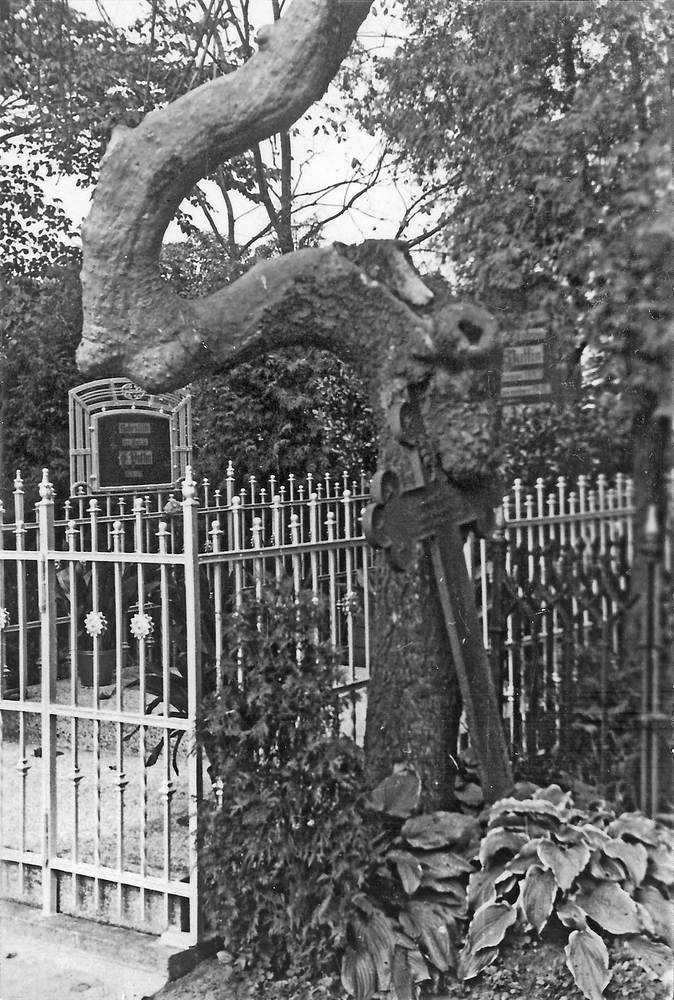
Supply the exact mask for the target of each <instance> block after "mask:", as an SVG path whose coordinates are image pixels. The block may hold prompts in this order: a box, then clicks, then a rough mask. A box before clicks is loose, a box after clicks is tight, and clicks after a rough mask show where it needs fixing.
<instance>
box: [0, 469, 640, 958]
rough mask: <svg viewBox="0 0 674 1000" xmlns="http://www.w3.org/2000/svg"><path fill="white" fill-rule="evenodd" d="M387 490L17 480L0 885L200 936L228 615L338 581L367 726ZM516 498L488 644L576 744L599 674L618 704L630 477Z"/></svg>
mask: <svg viewBox="0 0 674 1000" xmlns="http://www.w3.org/2000/svg"><path fill="white" fill-rule="evenodd" d="M368 500H369V494H368V484H367V481H366V480H365V479H364V477H362V476H359V477H356V478H354V477H352V476H349V475H345V476H340V477H335V478H333V477H330V476H326V477H323V478H322V479H321V480H317V479H313V478H312V477H308V478H307V479H306V480H304V481H299V480H297V479H291V480H290V481H289V482H288V483H287V484H279V483H277V482H275V481H273V480H272V481H270V482H269V483H266V484H261V483H258V482H256V481H255V480H254V479H253V480H249V481H248V482H247V483H245V484H237V482H236V480H235V476H234V471H233V470H232V469H231V467H230V470H229V471H228V475H227V479H226V484H225V488H224V490H222V491H220V492H219V491H216V490H212V489H211V488H210V486H209V484H208V483H203V484H202V485H201V487H197V485H196V484H195V483H194V482H193V481H192V479H191V475H189V476H188V479H187V480H186V482H185V483H184V484H183V493H182V494H181V495H179V494H175V493H174V494H171V493H167V494H163V495H156V494H155V495H152V496H147V497H136V498H133V499H129V498H121V499H112V498H107V499H104V500H101V499H98V498H93V499H92V498H91V497H88V496H78V497H74V498H69V499H68V500H67V501H65V503H64V504H63V505H62V506H59V505H58V503H57V502H56V501H55V500H54V498H53V496H52V494H51V488H50V486H49V483H48V478H47V476H46V474H45V478H44V481H43V484H42V487H41V500H40V502H39V503H38V504H37V507H36V510H35V512H34V514H33V512H30V514H29V515H27V512H26V510H25V509H24V508H25V505H24V487H23V483H22V481H21V478H20V476H17V480H16V483H15V505H14V511H13V516H12V517H11V519H10V518H9V517H8V516H6V515H5V514H4V512H3V513H0V528H1V530H0V609H1V610H0V616H1V618H0V625H1V626H2V628H1V629H0V654H1V657H2V659H1V662H2V664H3V666H4V670H3V677H2V689H1V691H0V695H1V697H0V718H1V720H2V730H1V738H0V753H1V754H2V761H0V782H1V783H2V788H1V789H0V791H2V795H0V803H1V804H2V805H1V807H0V808H2V809H3V810H4V825H2V842H1V845H0V846H1V848H2V850H1V856H2V858H3V860H4V864H3V866H2V868H3V874H2V886H1V887H0V892H1V894H3V895H8V896H12V897H15V898H20V899H25V900H29V901H33V902H36V903H41V905H42V906H43V908H44V909H45V911H47V912H54V911H55V910H57V909H58V910H60V911H65V912H71V913H77V914H82V915H91V916H94V917H96V918H97V919H105V920H109V921H111V922H114V923H118V924H130V925H133V926H135V927H140V928H145V929H148V930H151V929H154V930H157V929H160V930H165V929H167V928H172V929H176V928H177V929H179V930H181V931H182V932H183V933H185V934H186V935H187V936H188V939H189V940H190V941H194V940H196V938H197V937H198V934H199V907H198V901H199V872H198V869H197V866H196V806H197V802H198V801H199V800H200V798H201V796H202V794H203V784H204V783H205V784H206V786H207V785H208V775H207V774H204V773H203V772H202V768H201V766H200V762H199V759H198V756H197V755H196V753H194V752H192V751H193V750H194V724H195V719H196V711H197V705H198V704H199V701H200V698H201V696H202V691H203V689H204V688H205V687H207V686H208V685H209V684H210V683H212V682H213V680H214V678H217V674H218V670H219V669H220V667H221V664H222V658H223V655H224V652H225V651H224V649H223V646H222V641H223V640H222V629H221V627H220V626H221V624H222V621H223V617H224V616H225V615H227V614H228V613H229V612H230V611H231V610H232V609H233V608H236V606H237V604H238V602H240V600H241V599H242V595H243V594H244V593H245V591H246V590H249V589H252V590H253V591H255V590H259V589H260V587H262V586H263V583H264V580H265V579H267V578H270V577H271V578H275V577H279V576H281V575H284V574H289V575H290V576H292V578H293V580H294V582H295V585H296V586H297V587H298V588H299V587H309V588H311V589H312V590H313V591H314V592H315V593H317V594H320V595H322V596H323V597H324V598H325V601H326V606H327V615H326V636H325V637H326V638H329V639H330V640H331V641H332V644H333V646H334V648H336V649H337V650H338V651H339V652H340V655H341V657H342V663H343V667H344V683H343V688H342V691H343V696H344V713H343V725H344V729H345V731H346V732H347V733H349V734H351V735H352V736H353V737H354V738H356V739H362V736H363V732H364V723H365V699H364V697H363V696H362V695H363V692H364V691H365V689H366V686H367V682H368V678H369V668H370V642H369V634H370V628H369V623H370V620H371V618H372V615H373V602H374V600H375V595H374V592H373V587H372V571H373V562H372V559H373V556H372V553H371V551H370V549H369V548H368V546H367V544H366V541H365V538H364V537H363V533H362V528H361V524H360V515H361V512H362V510H363V507H364V506H365V504H366V503H367V502H368ZM501 513H502V517H501V518H500V522H499V526H498V528H497V531H496V533H495V535H494V537H493V538H492V539H488V540H477V539H474V538H469V539H468V540H467V542H466V548H465V555H466V559H467V562H468V565H469V568H471V569H472V572H473V577H474V579H475V587H476V596H477V600H478V605H479V607H480V608H481V611H482V622H483V638H484V641H485V645H487V646H489V647H490V649H491V657H492V663H493V670H494V676H495V680H496V682H497V690H498V691H499V693H500V698H501V705H502V711H503V716H504V720H505V724H506V729H507V732H508V735H509V737H510V741H511V744H512V747H513V751H514V752H515V753H522V754H524V753H526V754H530V755H536V754H541V753H543V754H548V753H551V752H553V751H554V752H558V751H559V750H560V748H561V749H562V750H563V749H564V747H565V745H567V744H568V742H569V741H570V740H573V739H576V738H577V736H578V733H581V734H582V729H580V730H579V729H574V728H573V727H574V726H576V725H577V724H578V722H579V718H578V712H577V709H578V699H577V697H576V695H577V693H578V691H579V689H580V686H581V683H584V684H587V683H594V684H596V685H598V688H599V694H600V695H601V694H602V692H603V694H604V696H605V697H604V701H603V702H602V700H601V698H599V701H598V704H600V705H601V704H603V705H604V706H605V707H604V708H603V709H601V710H602V711H605V712H609V711H610V709H611V702H610V698H608V699H607V697H606V696H607V695H608V694H609V693H610V694H613V692H611V691H610V687H611V671H612V669H613V666H614V663H615V657H616V655H617V652H618V650H619V645H620V629H621V616H622V614H623V612H624V608H625V601H626V593H627V580H628V573H629V567H630V563H631V558H632V549H633V539H632V514H633V502H632V492H631V483H630V482H629V480H627V479H625V478H624V477H619V478H618V479H617V480H616V482H615V484H612V485H611V486H609V484H608V483H607V482H606V481H605V480H604V479H603V478H602V477H599V479H598V480H597V482H596V483H595V484H594V485H593V486H590V484H589V483H588V482H586V481H585V480H583V479H581V480H579V481H578V484H577V487H576V489H575V490H574V491H570V490H569V489H568V488H567V484H566V483H565V482H564V481H562V480H560V482H559V485H558V489H557V491H556V493H555V494H554V495H553V496H545V495H544V491H543V488H542V483H539V484H537V485H536V487H535V488H534V490H533V492H532V493H531V495H529V494H528V493H527V491H526V490H525V488H524V487H523V485H522V484H521V483H519V482H516V483H515V485H514V487H513V489H512V491H511V492H510V493H509V494H508V496H507V497H506V498H505V499H504V503H503V507H502V511H501ZM108 646H109V647H111V651H110V652H109V651H108V648H107V647H108ZM87 652H89V654H90V655H89V657H86V656H85V655H84V654H85V653H87ZM86 659H89V660H90V661H91V662H89V664H88V665H87V664H85V663H83V662H81V661H84V660H86ZM108 660H111V663H108V662H107V661H108ZM106 669H107V670H108V671H109V673H108V675H105V673H104V671H105V670H106ZM87 671H88V673H87ZM606 718H608V716H607V717H606ZM604 721H605V722H606V719H605V720H604ZM599 722H600V723H601V719H600V720H599ZM580 724H581V725H582V719H581V720H580ZM590 724H592V725H596V724H597V720H596V719H594V720H590V722H588V725H590ZM603 738H604V740H605V741H606V740H607V738H608V725H605V726H604V730H603ZM603 752H604V756H603V758H602V759H603V760H604V765H603V766H605V761H606V753H608V747H606V746H605V747H604V751H603Z"/></svg>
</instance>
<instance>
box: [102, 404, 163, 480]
mask: <svg viewBox="0 0 674 1000" xmlns="http://www.w3.org/2000/svg"><path fill="white" fill-rule="evenodd" d="M95 421H96V423H95V429H96V430H95V438H96V451H97V455H98V476H97V485H98V487H99V489H109V488H110V487H124V486H126V487H128V486H159V485H162V484H165V483H170V482H171V481H172V479H173V476H172V473H171V418H170V416H169V415H168V414H165V413H151V412H149V411H147V410H138V411H135V410H131V411H119V410H118V411H116V412H114V413H101V414H98V415H97V416H96V417H95Z"/></svg>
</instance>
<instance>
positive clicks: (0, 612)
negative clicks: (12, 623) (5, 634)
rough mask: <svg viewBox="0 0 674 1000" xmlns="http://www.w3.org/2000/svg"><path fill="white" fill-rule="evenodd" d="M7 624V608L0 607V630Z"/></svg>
mask: <svg viewBox="0 0 674 1000" xmlns="http://www.w3.org/2000/svg"><path fill="white" fill-rule="evenodd" d="M8 626H9V611H8V610H7V608H0V632H2V630H3V628H7V627H8Z"/></svg>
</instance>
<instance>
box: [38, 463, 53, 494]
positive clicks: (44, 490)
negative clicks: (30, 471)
mask: <svg viewBox="0 0 674 1000" xmlns="http://www.w3.org/2000/svg"><path fill="white" fill-rule="evenodd" d="M40 498H41V499H42V500H52V499H53V498H54V488H53V486H52V484H51V483H50V482H49V469H43V470H42V481H41V482H40Z"/></svg>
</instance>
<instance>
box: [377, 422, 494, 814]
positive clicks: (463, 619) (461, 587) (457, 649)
mask: <svg viewBox="0 0 674 1000" xmlns="http://www.w3.org/2000/svg"><path fill="white" fill-rule="evenodd" d="M390 420H391V425H392V427H393V430H394V434H395V436H396V437H397V439H398V440H399V441H400V443H401V444H402V445H403V446H404V447H405V448H406V449H407V451H408V454H409V458H410V461H411V466H412V473H413V480H414V486H413V487H412V488H411V489H405V490H402V489H401V487H400V481H399V479H398V476H397V475H396V474H395V473H394V472H392V471H390V470H384V471H380V472H378V473H377V475H376V476H375V477H374V479H373V480H372V484H371V493H372V500H373V502H372V503H371V504H370V505H369V506H368V507H367V508H366V510H365V511H364V513H363V528H364V531H365V535H366V537H367V538H368V540H369V541H370V543H371V544H372V545H373V546H375V547H377V548H380V549H383V550H384V551H385V552H386V553H387V556H388V559H389V561H390V563H391V566H392V567H393V568H394V569H396V570H400V571H404V570H405V569H406V568H407V567H408V565H409V564H410V563H411V562H412V560H413V558H414V554H415V550H416V547H417V545H418V544H419V543H423V544H425V545H426V546H427V551H428V554H429V557H430V560H431V565H432V567H433V574H434V577H435V583H436V586H437V592H438V597H439V600H440V604H441V607H442V614H443V618H444V621H445V626H446V628H447V637H448V639H449V644H450V648H451V651H452V657H453V660H454V665H455V668H456V672H457V676H458V680H459V686H460V689H461V696H462V698H463V704H464V708H465V711H466V716H467V720H468V729H469V733H470V737H471V741H472V744H473V747H474V749H475V751H476V754H477V757H478V762H479V768H480V776H481V780H482V789H483V793H484V797H485V801H486V802H488V803H489V802H493V801H494V794H493V790H495V789H503V788H507V787H508V786H509V785H510V784H512V778H511V771H510V760H509V755H508V748H507V745H506V742H505V737H504V734H503V725H502V721H501V717H500V713H499V708H498V701H497V697H496V692H495V690H494V684H493V679H492V675H491V671H490V668H489V661H488V658H487V653H486V650H485V648H484V644H483V641H482V628H481V624H480V620H479V617H478V614H477V608H476V606H475V598H474V593H473V583H472V581H471V580H470V578H469V576H468V571H467V569H466V563H465V559H464V555H463V538H462V535H461V527H462V525H468V524H475V525H477V526H478V528H479V526H480V524H484V523H485V521H486V520H488V519H489V516H490V513H491V511H490V510H489V506H488V505H489V497H488V496H487V492H486V490H485V488H483V487H482V488H481V487H476V488H474V489H470V488H467V489H461V488H458V487H456V486H454V485H453V484H452V483H451V482H450V481H449V479H448V478H447V475H446V474H445V472H443V470H442V469H441V468H439V467H433V466H432V465H431V464H430V463H429V461H428V459H427V458H425V457H424V456H425V455H428V449H427V448H426V447H425V444H426V442H425V440H424V430H423V426H422V421H421V415H420V413H419V410H418V407H417V406H416V405H415V404H414V403H413V402H405V403H403V404H398V405H397V407H396V409H395V410H393V411H392V412H391V414H390Z"/></svg>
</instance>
